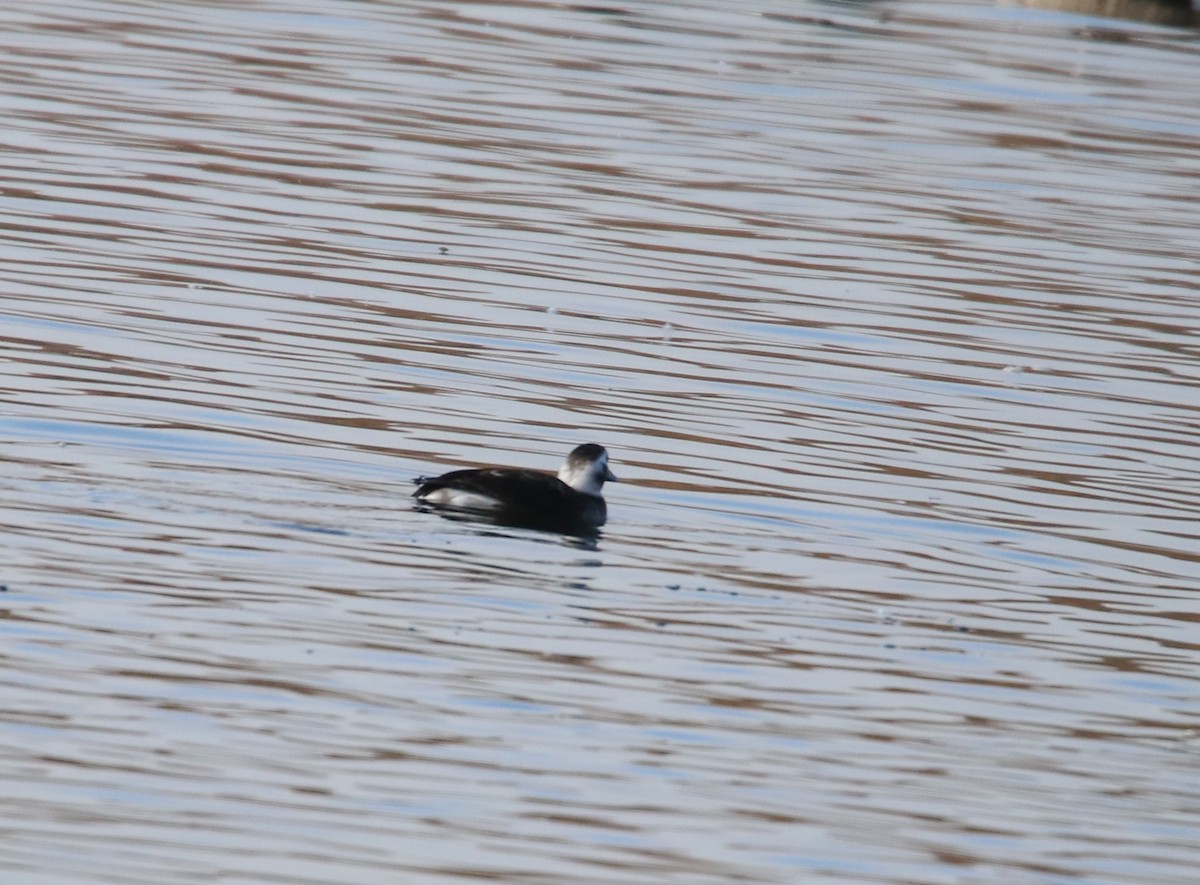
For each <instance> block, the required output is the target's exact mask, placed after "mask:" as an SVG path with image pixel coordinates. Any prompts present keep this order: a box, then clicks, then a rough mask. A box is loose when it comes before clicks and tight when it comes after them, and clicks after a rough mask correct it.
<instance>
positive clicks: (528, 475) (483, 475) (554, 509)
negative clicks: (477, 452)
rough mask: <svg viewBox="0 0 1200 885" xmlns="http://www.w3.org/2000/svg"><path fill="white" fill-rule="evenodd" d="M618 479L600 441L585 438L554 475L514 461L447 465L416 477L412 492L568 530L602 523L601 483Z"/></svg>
mask: <svg viewBox="0 0 1200 885" xmlns="http://www.w3.org/2000/svg"><path fill="white" fill-rule="evenodd" d="M617 481H618V480H617V478H616V476H614V475H613V472H612V471H611V470H609V469H608V452H607V451H605V449H604V446H598V445H596V444H595V443H586V444H584V445H582V446H577V447H576V448H575V449H574V450H572V452H571V454H569V455H567V460H566V461H564V462H563V465H562V467H561V468H560V469H559V471H558V476H553V475H552V474H549V473H544V472H542V471H540V470H524V469H520V468H515V467H485V468H482V469H479V470H452V471H451V472H450V473H446V474H443V475H442V476H438V477H435V478H433V479H427V478H424V477H422V478H420V479H418V480H417V482H419V483H420V486H419V487H418V488H417V490H416V491H415V492H413V497H414V498H416V499H417V501H418V502H420V503H421V504H428V505H430V506H433V507H437V508H439V509H442V510H456V511H464V512H467V513H477V514H484V515H487V516H489V517H490V518H491V519H493V520H495V521H496V522H502V523H506V524H510V525H524V526H530V527H533V528H543V529H550V530H553V531H560V532H572V531H579V530H587V529H595V528H599V527H600V526H602V525H604V523H605V521H606V519H607V518H608V508H607V506H606V505H605V503H604V498H603V497H602V496H601V494H600V493H601V490H602V489H603V488H604V483H606V482H617Z"/></svg>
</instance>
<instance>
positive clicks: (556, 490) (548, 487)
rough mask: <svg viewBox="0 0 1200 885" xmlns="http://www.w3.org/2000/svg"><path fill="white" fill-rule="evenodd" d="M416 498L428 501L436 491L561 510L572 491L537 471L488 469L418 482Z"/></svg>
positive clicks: (466, 471)
mask: <svg viewBox="0 0 1200 885" xmlns="http://www.w3.org/2000/svg"><path fill="white" fill-rule="evenodd" d="M420 483H421V484H420V485H419V486H418V487H417V490H416V491H415V492H413V497H415V498H425V497H428V496H429V495H430V494H432V493H433V492H436V491H438V490H439V489H447V490H450V491H455V492H463V493H465V494H470V495H478V496H481V497H484V498H493V499H495V500H497V501H499V502H503V503H511V502H523V503H525V504H527V505H528V506H530V507H537V506H538V503H539V502H544V503H545V504H548V505H549V506H552V507H554V506H561V505H562V503H563V502H565V501H566V500H567V499H568V498H569V497H570V492H571V488H570V487H569V486H567V485H565V484H563V483H562V482H561V481H560V480H559V479H558V477H556V476H551V475H550V474H549V473H543V472H542V471H540V470H517V469H513V468H507V467H487V468H484V469H483V470H452V471H450V472H449V473H445V474H442V475H441V476H437V477H434V478H433V479H424V478H423V479H421V480H420Z"/></svg>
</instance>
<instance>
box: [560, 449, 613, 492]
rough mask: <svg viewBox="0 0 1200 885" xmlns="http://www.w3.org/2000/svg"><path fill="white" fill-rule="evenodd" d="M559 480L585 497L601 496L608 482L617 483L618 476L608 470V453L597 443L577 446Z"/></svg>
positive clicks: (565, 464) (568, 456)
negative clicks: (601, 491)
mask: <svg viewBox="0 0 1200 885" xmlns="http://www.w3.org/2000/svg"><path fill="white" fill-rule="evenodd" d="M558 478H559V479H560V480H562V481H563V482H564V483H566V484H567V485H569V486H570V487H571V488H573V489H574V490H575V491H577V492H583V493H584V494H585V495H599V494H600V490H601V489H603V488H604V484H605V483H606V482H617V478H616V476H614V475H613V472H612V471H611V470H609V469H608V452H606V451H605V450H604V446H598V445H596V444H595V443H585V444H584V445H582V446H577V447H576V448H575V450H574V451H572V452H571V454H569V455H567V460H566V461H564V462H563V466H562V469H561V470H559V471H558Z"/></svg>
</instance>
